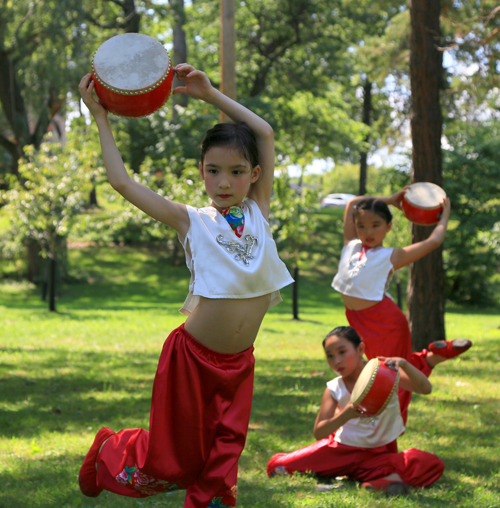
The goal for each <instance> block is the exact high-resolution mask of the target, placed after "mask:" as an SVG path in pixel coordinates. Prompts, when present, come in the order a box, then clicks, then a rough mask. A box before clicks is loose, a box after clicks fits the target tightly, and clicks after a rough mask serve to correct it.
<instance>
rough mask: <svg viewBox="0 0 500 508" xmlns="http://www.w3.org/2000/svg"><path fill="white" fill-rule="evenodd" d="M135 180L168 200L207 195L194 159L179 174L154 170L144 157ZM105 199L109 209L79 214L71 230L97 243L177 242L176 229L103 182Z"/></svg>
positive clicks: (199, 202) (192, 200)
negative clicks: (96, 212)
mask: <svg viewBox="0 0 500 508" xmlns="http://www.w3.org/2000/svg"><path fill="white" fill-rule="evenodd" d="M132 178H134V180H135V181H137V182H138V183H141V184H142V185H145V186H146V187H149V188H150V189H151V190H153V191H155V192H157V193H158V194H159V195H160V196H163V197H165V198H166V199H169V200H171V201H177V202H179V203H185V204H190V205H192V206H206V205H207V198H206V195H205V188H204V185H203V182H202V181H201V179H200V177H199V171H198V168H197V167H196V161H193V160H188V161H187V166H186V168H185V169H184V170H183V171H182V173H181V175H180V177H177V176H176V175H175V174H173V173H171V172H169V171H161V170H159V169H158V170H154V164H153V161H152V160H151V159H149V158H148V159H146V161H145V162H144V164H143V166H142V167H141V171H140V173H135V174H132ZM106 189H107V191H106V198H107V201H109V202H111V203H113V207H112V209H107V210H104V211H103V212H102V213H99V214H98V215H97V216H96V214H94V213H91V214H86V215H83V216H82V217H81V218H80V219H79V221H78V224H77V226H76V229H75V234H77V235H79V236H80V237H83V238H85V240H90V241H94V242H97V243H104V244H106V243H111V242H112V243H120V244H139V243H147V244H155V243H156V244H160V245H162V246H165V247H172V246H173V245H174V243H175V242H177V233H176V231H175V230H174V229H172V228H170V227H168V226H167V225H166V224H163V223H161V222H159V221H157V220H155V219H153V218H152V217H150V216H149V215H147V214H145V213H144V212H142V211H141V210H139V209H138V208H136V207H135V206H134V205H132V204H131V203H130V202H128V201H127V200H126V199H124V198H123V197H122V196H120V195H119V194H118V193H116V192H115V191H114V190H112V189H111V188H110V187H108V186H107V185H106Z"/></svg>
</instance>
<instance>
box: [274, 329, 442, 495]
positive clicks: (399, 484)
mask: <svg viewBox="0 0 500 508" xmlns="http://www.w3.org/2000/svg"><path fill="white" fill-rule="evenodd" d="M323 348H324V350H325V354H326V358H327V361H328V365H329V366H330V368H331V369H332V370H333V371H334V372H335V373H336V374H338V377H336V378H335V379H333V380H332V381H329V382H328V383H327V384H326V386H327V387H326V389H325V391H324V393H323V399H322V401H321V407H320V410H319V413H318V416H317V417H316V422H315V424H314V437H315V438H316V439H317V440H318V441H317V442H316V443H314V444H313V445H311V446H307V447H305V448H301V449H300V450H297V451H294V452H291V453H277V454H276V455H274V456H273V457H272V458H271V460H270V461H269V463H268V465H267V474H268V475H269V476H274V475H280V474H281V475H283V474H291V473H293V472H295V471H299V472H306V471H313V472H315V473H316V474H317V475H318V476H349V477H350V478H353V479H355V480H359V481H362V482H365V483H363V485H362V486H363V487H366V488H372V489H375V490H383V491H386V492H387V493H389V494H403V493H405V492H406V490H407V486H408V485H411V486H414V487H426V486H428V485H430V484H432V483H434V482H435V481H436V480H437V479H438V478H440V477H441V475H442V474H443V471H444V464H443V461H442V460H441V459H439V458H438V457H436V456H435V455H433V454H432V453H428V452H424V451H422V450H417V449H415V448H410V449H409V450H405V451H403V452H401V453H398V451H397V442H396V439H397V438H398V437H399V436H400V435H401V434H402V433H403V431H404V430H405V427H404V424H403V419H402V417H401V412H400V407H399V401H398V398H397V397H396V396H394V392H392V393H391V394H390V395H389V400H388V401H386V402H385V403H384V404H385V409H384V410H383V411H382V412H381V413H380V414H379V415H378V416H375V417H372V418H366V417H364V416H363V415H362V413H361V412H360V411H358V410H357V408H356V407H355V406H354V405H353V402H352V401H351V393H352V392H353V389H354V387H355V385H356V382H357V381H358V379H359V378H360V374H361V372H362V370H363V368H364V362H363V353H364V352H365V345H364V343H363V342H362V341H361V337H360V336H359V335H358V333H357V332H356V330H354V328H351V327H350V326H339V327H338V328H335V329H334V330H332V331H331V332H330V333H329V334H328V335H327V336H326V338H325V339H324V340H323ZM380 359H381V360H382V361H384V362H385V364H386V365H388V366H389V367H391V368H393V369H395V370H399V385H400V386H401V387H402V388H404V389H405V390H408V391H410V392H416V393H421V394H424V395H425V394H429V393H430V392H431V389H432V386H431V384H430V382H429V380H428V379H427V377H426V376H425V375H424V374H423V373H422V372H420V371H419V370H418V369H416V368H415V367H413V365H411V363H409V362H408V361H407V360H405V359H404V358H398V357H392V358H384V357H380ZM376 382H377V380H375V381H374V383H373V385H372V386H375V384H376ZM357 388H358V387H356V389H357Z"/></svg>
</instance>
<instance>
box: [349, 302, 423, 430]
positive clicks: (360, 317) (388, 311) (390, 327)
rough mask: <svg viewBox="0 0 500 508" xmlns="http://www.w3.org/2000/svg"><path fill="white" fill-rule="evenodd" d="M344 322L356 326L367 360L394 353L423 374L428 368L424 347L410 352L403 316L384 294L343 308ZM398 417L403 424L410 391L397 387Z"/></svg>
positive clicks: (407, 327)
mask: <svg viewBox="0 0 500 508" xmlns="http://www.w3.org/2000/svg"><path fill="white" fill-rule="evenodd" d="M345 314H346V317H347V321H349V324H350V325H351V326H352V327H353V328H355V329H356V331H357V332H358V333H359V335H360V336H361V338H362V339H363V342H364V343H365V354H366V357H367V358H368V359H369V360H371V359H372V358H376V357H377V356H387V357H392V356H398V357H400V358H404V359H405V360H408V361H409V362H410V363H411V364H412V365H413V366H414V367H416V368H417V369H418V370H420V371H421V372H423V373H424V374H425V375H426V376H427V377H429V376H430V374H431V372H432V367H431V366H430V365H429V364H428V363H427V360H426V356H427V350H426V349H424V350H423V351H421V352H420V353H412V349H411V333H410V327H409V326H408V321H407V319H406V316H405V315H404V314H403V313H402V312H401V309H400V308H399V307H398V306H397V305H396V304H395V303H394V302H393V301H392V300H391V299H390V298H389V297H388V296H386V297H385V298H384V299H383V300H382V301H381V302H379V303H377V304H376V305H374V306H373V307H369V308H368V309H364V310H349V309H346V310H345ZM398 397H399V404H400V406H401V416H402V417H403V421H404V422H405V424H406V420H407V418H408V406H409V404H410V401H411V392H408V391H406V390H403V389H402V388H399V390H398Z"/></svg>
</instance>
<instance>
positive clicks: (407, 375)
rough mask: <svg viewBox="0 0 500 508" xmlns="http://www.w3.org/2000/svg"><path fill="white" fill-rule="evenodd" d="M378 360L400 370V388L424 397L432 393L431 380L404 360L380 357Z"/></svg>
mask: <svg viewBox="0 0 500 508" xmlns="http://www.w3.org/2000/svg"><path fill="white" fill-rule="evenodd" d="M378 359H379V360H383V361H384V363H385V364H386V365H389V366H392V367H394V368H395V369H396V370H399V376H400V378H399V386H400V387H401V388H404V389H405V390H408V391H409V392H414V393H421V394H423V395H428V394H429V393H431V391H432V385H431V382H430V381H429V379H428V378H427V377H426V376H425V375H424V374H423V373H422V372H421V371H419V370H418V369H417V368H415V367H414V366H413V365H412V364H411V363H410V362H408V361H407V360H405V359H404V358H398V357H394V358H386V357H384V356H379V357H378Z"/></svg>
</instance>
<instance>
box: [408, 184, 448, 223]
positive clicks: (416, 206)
mask: <svg viewBox="0 0 500 508" xmlns="http://www.w3.org/2000/svg"><path fill="white" fill-rule="evenodd" d="M421 183H425V184H427V185H433V186H435V187H437V188H438V189H441V190H442V191H443V192H444V197H446V192H445V190H444V189H443V188H442V187H440V186H439V185H437V184H436V183H432V182H415V183H412V184H411V185H410V188H411V187H412V186H413V185H418V184H421ZM403 201H405V202H406V203H407V204H408V205H409V206H412V207H413V208H416V209H417V210H439V209H440V208H441V207H442V205H441V204H438V205H436V206H422V205H416V204H415V203H413V201H409V200H408V198H407V197H406V193H405V194H404V195H403ZM415 224H416V223H415Z"/></svg>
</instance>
